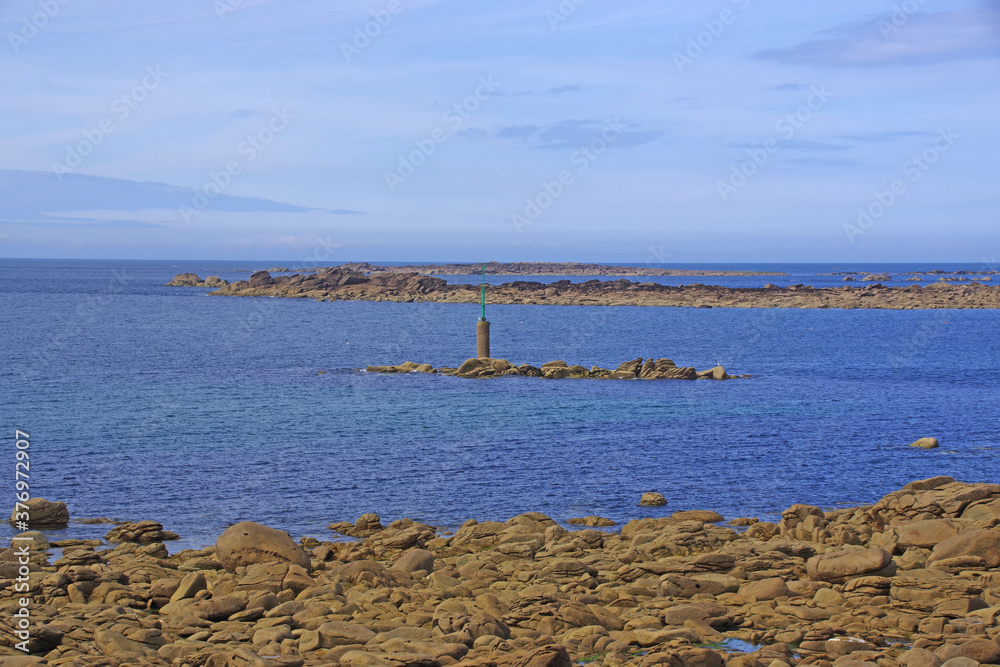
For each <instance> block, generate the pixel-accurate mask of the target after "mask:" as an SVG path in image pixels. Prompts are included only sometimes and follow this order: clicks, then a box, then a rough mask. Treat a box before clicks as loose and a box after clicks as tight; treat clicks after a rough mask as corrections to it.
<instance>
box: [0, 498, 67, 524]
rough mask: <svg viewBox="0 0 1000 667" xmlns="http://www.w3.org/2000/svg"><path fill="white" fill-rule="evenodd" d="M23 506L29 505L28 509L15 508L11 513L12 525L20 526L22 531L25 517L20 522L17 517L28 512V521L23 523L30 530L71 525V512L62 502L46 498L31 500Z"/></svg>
mask: <svg viewBox="0 0 1000 667" xmlns="http://www.w3.org/2000/svg"><path fill="white" fill-rule="evenodd" d="M22 504H23V505H27V506H28V509H26V510H25V509H18V508H15V509H14V511H12V512H11V513H10V523H11V525H13V526H18V527H20V528H21V529H22V530H23V529H24V527H23V525H21V524H22V521H23V519H24V517H23V516H22V517H21V519H20V520H18V518H17V516H18V514H21V513H24V512H27V514H28V520H27V521H23V523H26V524H27V525H28V527H29V528H63V527H65V526H66V525H67V524H68V523H69V510H68V509H66V503H64V502H62V501H61V500H60V501H58V502H55V501H51V500H46V499H45V498H30V499H28V500H26V501H25V502H24V503H22Z"/></svg>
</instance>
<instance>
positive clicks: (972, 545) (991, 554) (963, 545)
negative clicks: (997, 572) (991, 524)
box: [927, 530, 1000, 568]
mask: <svg viewBox="0 0 1000 667" xmlns="http://www.w3.org/2000/svg"><path fill="white" fill-rule="evenodd" d="M969 557H971V558H981V559H982V560H983V561H984V562H985V564H986V567H990V568H993V567H1000V531H997V530H967V531H963V532H961V533H959V534H958V535H955V536H954V537H951V538H948V539H947V540H944V541H943V542H941V543H939V544H938V545H937V546H936V547H934V550H933V551H931V555H930V557H929V558H928V559H927V563H928V564H931V563H935V562H938V561H943V560H946V559H952V558H969Z"/></svg>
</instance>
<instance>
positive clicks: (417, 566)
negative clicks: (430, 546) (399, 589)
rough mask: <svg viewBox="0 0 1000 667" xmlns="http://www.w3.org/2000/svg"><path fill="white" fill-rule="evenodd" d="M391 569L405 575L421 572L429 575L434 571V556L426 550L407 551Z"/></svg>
mask: <svg viewBox="0 0 1000 667" xmlns="http://www.w3.org/2000/svg"><path fill="white" fill-rule="evenodd" d="M392 569H393V570H398V571H400V572H405V573H406V574H413V573H414V572H417V571H418V570H423V571H425V572H427V573H428V574H429V573H431V572H433V571H434V554H433V553H431V552H430V551H427V550H426V549H407V550H406V551H404V552H403V553H402V554H400V556H399V558H397V559H396V562H395V563H393V564H392Z"/></svg>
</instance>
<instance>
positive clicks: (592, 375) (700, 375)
mask: <svg viewBox="0 0 1000 667" xmlns="http://www.w3.org/2000/svg"><path fill="white" fill-rule="evenodd" d="M365 370H366V371H368V372H369V373H440V374H442V375H454V376H456V377H461V378H488V377H508V376H523V377H536V378H546V379H549V380H558V379H562V378H575V379H584V378H586V379H595V380H636V379H639V380H728V379H731V378H747V377H750V376H749V375H727V374H726V369H724V368H723V367H722V366H716V367H714V368H709V369H708V370H704V371H697V370H695V369H694V368H693V367H690V366H684V367H680V368H678V366H677V364H675V363H674V362H673V360H671V359H666V358H661V359H646V360H645V361H644V360H643V359H642V358H641V357H640V358H638V359H633V360H632V361H626V362H625V363H623V364H621V365H619V366H618V368H616V369H615V370H611V369H610V368H599V367H597V366H592V367H591V368H590V369H587V368H586V367H585V366H581V365H579V364H574V365H572V366H571V365H569V364H567V363H566V362H565V361H549V362H547V363H544V364H542V365H541V367H537V366H532V365H531V364H521V365H520V366H515V365H514V364H512V363H510V362H509V361H507V360H506V359H489V358H486V357H480V358H475V357H474V358H472V359H466V360H465V362H464V363H463V364H462V365H461V366H459V367H458V368H447V367H442V368H434V367H433V366H431V365H430V364H417V363H414V362H412V361H407V362H404V363H402V364H398V365H395V366H368V368H366V369H365Z"/></svg>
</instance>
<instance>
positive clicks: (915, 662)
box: [899, 648, 943, 667]
mask: <svg viewBox="0 0 1000 667" xmlns="http://www.w3.org/2000/svg"><path fill="white" fill-rule="evenodd" d="M942 662H943V661H942V660H941V658H939V657H937V656H936V655H934V653H932V652H931V651H928V650H927V649H925V648H911V649H910V650H909V651H907V652H905V653H903V654H902V655H901V656H899V664H900V665H902V666H903V667H941V663H942Z"/></svg>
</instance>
